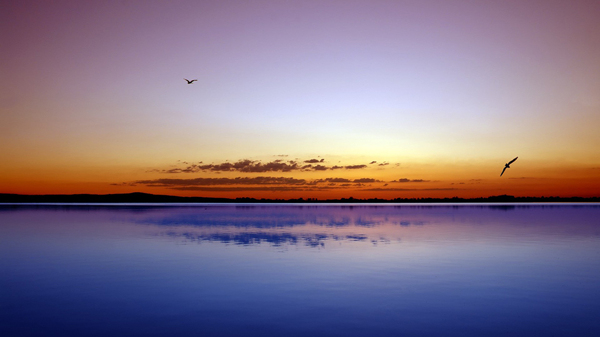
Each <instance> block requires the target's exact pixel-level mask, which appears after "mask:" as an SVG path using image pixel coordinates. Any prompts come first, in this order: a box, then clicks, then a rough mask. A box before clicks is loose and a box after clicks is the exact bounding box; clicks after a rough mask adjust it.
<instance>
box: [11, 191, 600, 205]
mask: <svg viewBox="0 0 600 337" xmlns="http://www.w3.org/2000/svg"><path fill="white" fill-rule="evenodd" d="M505 202H600V197H589V198H584V197H566V198H565V197H552V196H551V197H515V196H512V195H497V196H490V197H485V198H458V197H453V198H395V199H379V198H372V199H355V198H352V197H350V198H341V199H326V200H318V199H315V198H308V199H303V198H299V199H264V198H263V199H255V198H235V199H229V198H204V197H178V196H172V195H156V194H148V193H139V192H136V193H127V194H103V195H98V194H68V195H67V194H54V195H22V194H0V203H84V204H88V203H323V204H326V203H505Z"/></svg>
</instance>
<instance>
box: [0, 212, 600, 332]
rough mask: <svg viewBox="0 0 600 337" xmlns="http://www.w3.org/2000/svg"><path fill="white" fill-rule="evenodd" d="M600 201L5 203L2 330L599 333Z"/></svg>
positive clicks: (0, 222) (0, 228)
mask: <svg viewBox="0 0 600 337" xmlns="http://www.w3.org/2000/svg"><path fill="white" fill-rule="evenodd" d="M599 219H600V206H599V205H597V204H588V205H495V206H494V205H483V206H482V205H444V206H427V205H406V206H405V205H402V206H391V205H386V206H373V205H358V206H354V205H353V206H340V205H336V206H316V205H303V206H294V205H193V206H178V207H173V206H165V205H144V206H135V205H129V206H59V205H53V206H48V205H46V206H44V205H37V206H0V335H2V336H53V335H54V336H174V335H198V336H306V335H314V336H364V335H373V336H532V335H538V336H600V320H598V317H599V314H600V220H599Z"/></svg>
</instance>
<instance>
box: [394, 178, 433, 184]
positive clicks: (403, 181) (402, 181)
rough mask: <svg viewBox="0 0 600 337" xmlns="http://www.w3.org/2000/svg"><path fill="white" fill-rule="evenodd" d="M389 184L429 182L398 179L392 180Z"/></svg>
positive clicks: (425, 181)
mask: <svg viewBox="0 0 600 337" xmlns="http://www.w3.org/2000/svg"><path fill="white" fill-rule="evenodd" d="M391 182H392V183H427V182H430V180H424V179H408V178H400V179H398V180H392V181H391Z"/></svg>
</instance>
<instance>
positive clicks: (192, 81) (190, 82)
mask: <svg viewBox="0 0 600 337" xmlns="http://www.w3.org/2000/svg"><path fill="white" fill-rule="evenodd" d="M184 80H186V81H187V82H188V84H192V83H194V81H197V80H191V81H190V80H188V79H187V78H184Z"/></svg>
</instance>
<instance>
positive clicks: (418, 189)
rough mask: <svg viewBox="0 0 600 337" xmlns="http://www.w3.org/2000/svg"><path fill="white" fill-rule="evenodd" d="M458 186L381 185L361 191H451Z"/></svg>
mask: <svg viewBox="0 0 600 337" xmlns="http://www.w3.org/2000/svg"><path fill="white" fill-rule="evenodd" d="M457 189H458V188H394V187H389V188H381V187H376V188H366V189H363V190H362V191H453V190H457Z"/></svg>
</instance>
